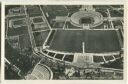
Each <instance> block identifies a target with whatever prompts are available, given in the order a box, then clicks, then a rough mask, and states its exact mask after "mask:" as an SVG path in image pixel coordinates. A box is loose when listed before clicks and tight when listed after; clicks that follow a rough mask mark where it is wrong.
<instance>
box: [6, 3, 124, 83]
mask: <svg viewBox="0 0 128 84" xmlns="http://www.w3.org/2000/svg"><path fill="white" fill-rule="evenodd" d="M123 17H124V6H123V5H5V58H4V62H5V66H4V68H5V71H4V74H5V80H123V79H124V77H123V74H124V71H123V70H124V67H123V66H124V26H123V24H124V20H123Z"/></svg>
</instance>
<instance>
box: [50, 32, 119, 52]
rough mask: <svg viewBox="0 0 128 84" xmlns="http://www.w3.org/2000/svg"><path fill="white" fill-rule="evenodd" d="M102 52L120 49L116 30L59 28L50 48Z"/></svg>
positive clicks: (67, 50) (66, 50)
mask: <svg viewBox="0 0 128 84" xmlns="http://www.w3.org/2000/svg"><path fill="white" fill-rule="evenodd" d="M82 43H84V44H85V45H84V48H85V49H84V50H85V52H88V53H102V52H112V51H119V50H120V48H121V47H120V44H119V40H118V36H117V33H116V31H114V30H77V31H76V30H57V31H56V33H55V34H54V36H53V38H52V40H51V43H50V49H53V50H57V51H65V52H79V53H80V52H82V50H83V49H82V46H83V45H82Z"/></svg>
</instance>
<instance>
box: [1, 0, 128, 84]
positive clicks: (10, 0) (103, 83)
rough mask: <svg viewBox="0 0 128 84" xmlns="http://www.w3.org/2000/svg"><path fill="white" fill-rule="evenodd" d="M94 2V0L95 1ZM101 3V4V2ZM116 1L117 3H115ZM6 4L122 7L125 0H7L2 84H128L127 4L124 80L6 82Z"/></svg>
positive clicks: (2, 53)
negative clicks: (115, 5) (118, 5)
mask: <svg viewBox="0 0 128 84" xmlns="http://www.w3.org/2000/svg"><path fill="white" fill-rule="evenodd" d="M86 1H88V2H86ZM93 1H94V0H93ZM98 1H99V2H98ZM100 1H101V2H100ZM107 1H109V2H107ZM114 1H115V2H114ZM5 4H6V5H14V4H15V5H16V4H19V5H30V4H31V5H37V4H39V5H43V4H45V5H46V4H49V5H50V4H51V5H55V4H62V5H65V4H70V5H71V4H72V5H79V4H82V5H86V4H87V5H92V4H93V5H112V4H113V5H114V4H121V5H123V4H124V1H123V0H95V1H94V2H92V0H85V1H83V0H77V1H76V0H74V1H73V0H72V1H71V0H69V1H67V0H64V1H61V0H56V1H55V0H54V1H51V0H49V1H47V0H42V1H41V0H31V1H30V0H19V2H18V0H17V1H16V0H5V1H4V2H2V21H1V22H2V27H1V29H2V31H1V36H2V38H1V47H2V49H1V58H2V59H1V60H2V62H1V63H2V64H1V66H2V70H1V72H2V73H1V82H2V84H109V83H111V84H126V80H127V78H126V77H128V76H127V73H126V70H127V65H126V64H127V61H126V59H127V58H126V56H127V52H126V51H127V50H126V49H127V46H128V45H126V42H127V41H126V37H127V36H126V35H127V33H128V31H127V30H126V29H127V28H126V27H127V23H126V21H127V19H128V18H127V15H126V9H127V8H128V6H127V5H126V4H127V3H125V4H124V9H125V13H124V15H125V16H124V17H125V18H124V29H125V35H124V38H125V44H124V45H125V46H124V49H125V50H124V52H125V55H124V59H125V63H124V73H126V74H124V80H57V81H56V80H47V81H46V80H40V81H39V80H5V79H4V55H5V53H4V48H5V46H4V45H5V38H4V37H5V34H4V32H5V12H4V7H5Z"/></svg>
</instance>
